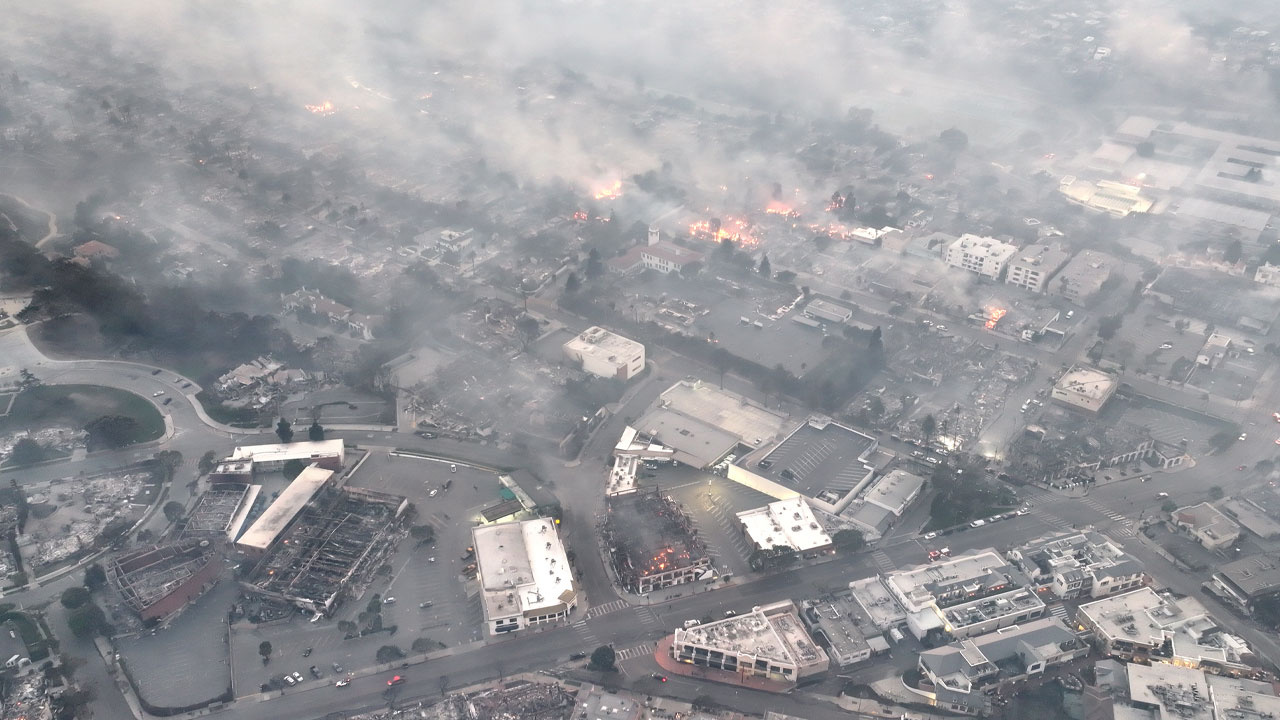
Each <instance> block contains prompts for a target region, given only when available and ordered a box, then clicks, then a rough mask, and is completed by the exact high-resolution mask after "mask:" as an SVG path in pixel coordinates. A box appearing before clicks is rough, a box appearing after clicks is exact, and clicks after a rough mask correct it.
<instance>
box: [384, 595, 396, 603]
mask: <svg viewBox="0 0 1280 720" xmlns="http://www.w3.org/2000/svg"><path fill="white" fill-rule="evenodd" d="M382 604H383V605H395V604H396V599H395V596H393V595H388V596H386V597H385V598H383V599H382Z"/></svg>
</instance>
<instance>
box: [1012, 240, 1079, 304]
mask: <svg viewBox="0 0 1280 720" xmlns="http://www.w3.org/2000/svg"><path fill="white" fill-rule="evenodd" d="M1070 258H1071V255H1070V254H1069V253H1066V252H1064V251H1062V250H1059V249H1058V248H1052V247H1049V246H1048V245H1040V244H1036V245H1028V246H1026V247H1024V248H1022V249H1021V250H1019V251H1018V252H1016V253H1014V256H1013V258H1012V259H1010V260H1009V271H1008V274H1007V276H1006V277H1005V282H1007V283H1009V284H1010V285H1016V286H1018V287H1020V288H1026V289H1027V290H1030V291H1031V292H1034V293H1041V292H1044V291H1045V288H1046V287H1048V285H1049V281H1050V280H1051V279H1053V276H1054V275H1056V274H1057V273H1058V271H1059V270H1061V269H1062V266H1063V265H1065V264H1066V263H1067V260H1069V259H1070Z"/></svg>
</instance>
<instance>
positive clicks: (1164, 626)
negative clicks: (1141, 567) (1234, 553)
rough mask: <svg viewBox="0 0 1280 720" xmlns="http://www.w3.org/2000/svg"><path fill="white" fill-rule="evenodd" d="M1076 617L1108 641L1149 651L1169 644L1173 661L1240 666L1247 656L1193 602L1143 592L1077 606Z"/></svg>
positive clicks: (1242, 647) (1238, 642)
mask: <svg viewBox="0 0 1280 720" xmlns="http://www.w3.org/2000/svg"><path fill="white" fill-rule="evenodd" d="M1079 613H1080V617H1081V618H1087V619H1088V620H1089V621H1090V622H1091V623H1092V625H1093V626H1094V627H1095V628H1097V629H1098V631H1099V632H1101V633H1102V634H1104V635H1105V636H1106V637H1108V638H1112V639H1116V640H1123V641H1126V642H1129V643H1133V644H1135V645H1144V646H1147V647H1149V648H1160V647H1161V646H1162V645H1164V643H1165V642H1166V641H1169V642H1171V643H1172V654H1173V655H1174V656H1175V657H1178V658H1185V659H1186V660H1188V661H1192V662H1204V661H1209V662H1214V663H1218V664H1223V665H1236V666H1241V665H1244V664H1246V663H1245V662H1244V659H1245V658H1244V656H1245V655H1246V654H1248V653H1249V648H1248V646H1247V645H1245V643H1244V641H1243V640H1240V639H1239V638H1237V637H1235V636H1233V635H1229V634H1227V633H1225V632H1223V630H1222V629H1221V628H1220V627H1219V626H1218V623H1217V621H1215V620H1214V619H1213V618H1212V617H1210V616H1209V614H1208V612H1207V611H1206V610H1205V609H1204V606H1203V605H1201V604H1200V603H1199V601H1197V600H1196V599H1195V598H1190V597H1187V598H1181V599H1176V600H1175V599H1172V598H1166V597H1164V596H1161V595H1159V594H1157V593H1156V592H1155V591H1154V590H1152V589H1151V588H1147V587H1144V588H1140V589H1138V590H1134V591H1133V592H1129V593H1125V594H1123V595H1113V596H1111V597H1109V598H1103V599H1101V600H1095V601H1094V602H1091V603H1087V604H1084V605H1081V606H1080V609H1079Z"/></svg>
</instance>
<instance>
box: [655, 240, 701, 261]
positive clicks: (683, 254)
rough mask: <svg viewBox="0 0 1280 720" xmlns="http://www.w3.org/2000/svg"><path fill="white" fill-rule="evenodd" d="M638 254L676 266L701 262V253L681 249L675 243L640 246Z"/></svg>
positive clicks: (684, 248)
mask: <svg viewBox="0 0 1280 720" xmlns="http://www.w3.org/2000/svg"><path fill="white" fill-rule="evenodd" d="M640 253H641V254H643V255H652V256H653V257H656V258H661V259H663V260H666V261H668V262H671V263H673V264H676V265H684V264H685V263H691V262H698V261H700V260H702V253H700V252H698V251H697V250H690V249H689V248H686V247H681V246H679V245H676V244H675V243H669V242H666V241H665V240H662V241H659V242H657V243H654V244H653V245H642V246H640Z"/></svg>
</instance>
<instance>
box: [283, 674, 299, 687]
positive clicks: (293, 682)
mask: <svg viewBox="0 0 1280 720" xmlns="http://www.w3.org/2000/svg"><path fill="white" fill-rule="evenodd" d="M284 684H285V685H288V686H289V687H293V686H294V685H297V684H298V681H297V680H294V679H293V676H292V675H285V676H284Z"/></svg>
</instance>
